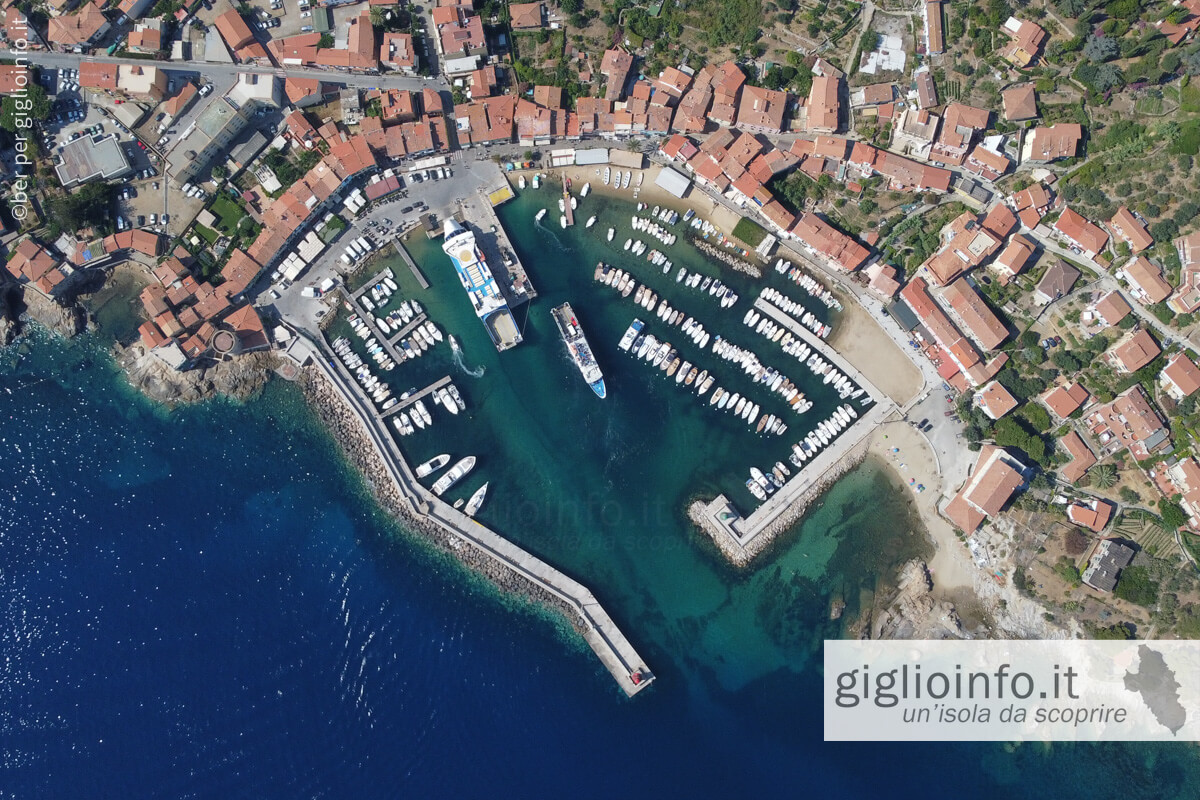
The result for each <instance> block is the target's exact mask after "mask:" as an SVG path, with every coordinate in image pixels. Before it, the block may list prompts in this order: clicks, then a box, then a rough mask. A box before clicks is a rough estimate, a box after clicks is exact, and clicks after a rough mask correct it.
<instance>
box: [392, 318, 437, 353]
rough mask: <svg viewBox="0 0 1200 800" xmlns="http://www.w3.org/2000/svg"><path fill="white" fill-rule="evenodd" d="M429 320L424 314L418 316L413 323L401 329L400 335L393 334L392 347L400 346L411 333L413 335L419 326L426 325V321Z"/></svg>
mask: <svg viewBox="0 0 1200 800" xmlns="http://www.w3.org/2000/svg"><path fill="white" fill-rule="evenodd" d="M427 319H429V318H428V317H426V316H425V315H424V314H417V316H416V318H415V319H413V321H412V322H410V323H408V324H407V325H405V326H404V327H403V328H401V329H400V332H399V333H394V334H392V338H391V343H392V346H393V347H394V346H397V345H399V344H400V342H401V341H403V340H404V339H405V337H407V336H408V335H409V334H410V333H412V332H413V331H414V330H415V329H416V327H417V326H418V325H420V324H422V323H424V322H425V320H427Z"/></svg>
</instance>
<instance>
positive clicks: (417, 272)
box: [392, 236, 429, 289]
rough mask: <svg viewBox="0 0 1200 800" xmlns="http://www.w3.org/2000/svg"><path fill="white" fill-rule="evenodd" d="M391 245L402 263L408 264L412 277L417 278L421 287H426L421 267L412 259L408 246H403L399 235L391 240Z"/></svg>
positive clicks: (427, 285) (426, 283)
mask: <svg viewBox="0 0 1200 800" xmlns="http://www.w3.org/2000/svg"><path fill="white" fill-rule="evenodd" d="M392 247H394V248H395V250H396V254H397V255H399V256H400V258H402V259H404V263H405V264H408V269H409V271H410V272H412V274H413V277H414V278H416V279H417V283H419V284H420V285H421V288H422V289H428V288H429V281H427V280H425V274H424V273H423V272H421V268H420V267H418V266H417V262H416V261H413V257H412V256H411V255H409V253H408V248H407V247H405V246H404V244H403V243H402V242H401V241H400V237H399V236H397V237H396V238H395V239H393V240H392Z"/></svg>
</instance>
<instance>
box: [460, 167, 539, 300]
mask: <svg viewBox="0 0 1200 800" xmlns="http://www.w3.org/2000/svg"><path fill="white" fill-rule="evenodd" d="M492 194H495V193H494V192H493V193H491V194H489V193H488V192H486V191H483V190H480V192H479V193H478V194H477V195H474V196H473V197H471V198H470V199H467V200H462V201H460V202H459V204H458V216H459V217H460V218H461V220H462V221H463V222H465V223H469V224H470V225H472V226H473V227H474V228H475V242H476V244H477V245H478V247H479V249H480V251H482V252H483V256H484V258H485V259H487V262H488V264H489V265H491V268H492V271H493V273H494V272H495V271H496V270H497V269H500V268H501V267H503V268H504V271H505V272H506V273H507V275H508V280H507V281H499V284H500V288H501V290H502V291H503V292H504V294H505V296H506V297H507V299H508V305H509V307H510V308H516V307H517V306H519V305H521V304H522V303H527V302H529V301H531V300H534V299H536V298H537V296H538V293H537V290H536V289H535V288H533V282H532V281H530V280H529V273H527V272H526V271H525V267H524V265H523V264H521V261H520V259H519V258H518V257H517V249H516V248H515V247H513V244H512V241H511V240H510V239H509V238H508V232H507V231H505V230H504V225H503V224H502V223H501V222H500V217H499V216H497V214H496V209H495V208H494V207H493V206H492V200H491V196H492Z"/></svg>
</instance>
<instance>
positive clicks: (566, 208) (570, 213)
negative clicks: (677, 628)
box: [563, 178, 575, 228]
mask: <svg viewBox="0 0 1200 800" xmlns="http://www.w3.org/2000/svg"><path fill="white" fill-rule="evenodd" d="M563 214H566V216H567V227H568V228H570V227H571V226H572V225H574V224H575V209H573V208H571V193H570V192H569V191H567V179H566V178H563Z"/></svg>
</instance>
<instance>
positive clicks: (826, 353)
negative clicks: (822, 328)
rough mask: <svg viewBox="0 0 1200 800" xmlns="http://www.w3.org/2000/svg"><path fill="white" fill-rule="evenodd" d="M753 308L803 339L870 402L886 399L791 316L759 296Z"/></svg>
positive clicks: (862, 376) (851, 365) (839, 356)
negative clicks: (867, 396) (862, 391)
mask: <svg viewBox="0 0 1200 800" xmlns="http://www.w3.org/2000/svg"><path fill="white" fill-rule="evenodd" d="M754 307H755V308H757V309H758V310H759V311H761V312H763V313H764V314H766V315H767V316H768V317H770V318H771V319H773V320H775V321H776V322H778V323H779V324H780V325H782V326H783V327H784V328H786V329H787V330H788V331H789V332H791V334H792V335H793V336H799V337H800V338H801V339H803V340H804V342H805V344H807V345H808V346H809V347H811V348H812V349H813V350H815V351H817V352H818V353H820V354H821V358H823V359H825V360H826V361H828V362H829V363H831V364H833V366H835V367H836V368H837V369H838V371H839V372H841V373H842V374H843V375H845V376H846V377H848V378H850V379H851V380H852V381H854V382H855V383H856V384H858V386H859V388H861V389H863V390H865V391H866V393H867V394H869V395H870V396H871V399H872V400H874V401H876V402H881V401H884V400H886V399H887V395H885V394H884V393H883V392H881V391H879V390H878V389H876V388H875V384H873V383H871V381H870V380H868V379H867V376H866V375H863V374H862V373H861V372H859V371H858V368H857V367H855V366H854V365H853V364H851V363H850V362H849V361H847V360H846V359H844V358H842V354H841V353H839V352H838V351H837V350H834V349H833V348H832V347H830V346H829V343H828V342H826V341H825V340H824V339H822V338H821V337H819V336H817V335H816V334H815V333H813V332H812V331H810V330H809V329H808V328H806V327H804V326H803V325H802V324H800V322H799V320H797V319H796V318H795V317H793V316H792V315H791V314H788V313H787V312H786V311H784V310H783V309H781V308H779V307H778V306H776V305H775V304H774V303H770V302H768V301H767V300H764V299H763V298H762V297H761V296H760V297H756V298H755V299H754Z"/></svg>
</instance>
